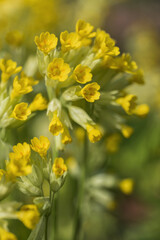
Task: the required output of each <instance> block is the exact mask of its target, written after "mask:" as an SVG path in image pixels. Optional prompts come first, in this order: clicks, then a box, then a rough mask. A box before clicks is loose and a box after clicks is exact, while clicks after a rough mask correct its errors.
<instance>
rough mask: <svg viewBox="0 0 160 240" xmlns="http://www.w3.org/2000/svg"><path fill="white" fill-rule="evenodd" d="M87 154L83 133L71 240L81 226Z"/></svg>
mask: <svg viewBox="0 0 160 240" xmlns="http://www.w3.org/2000/svg"><path fill="white" fill-rule="evenodd" d="M87 156H88V139H87V134H85V142H84V155H83V159H82V166H81V177H80V180H79V192H78V197H77V198H78V200H77V206H76V212H75V220H74V233H73V240H78V239H79V237H80V230H81V226H82V215H81V205H82V201H83V197H84V193H85V180H86V176H87V170H88V164H87Z"/></svg>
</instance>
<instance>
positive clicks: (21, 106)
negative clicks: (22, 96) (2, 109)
mask: <svg viewBox="0 0 160 240" xmlns="http://www.w3.org/2000/svg"><path fill="white" fill-rule="evenodd" d="M30 114H31V110H30V109H29V108H28V104H27V103H24V102H22V103H18V104H17V105H16V106H15V108H14V109H13V112H12V114H11V117H12V118H15V119H17V120H20V121H25V120H27V117H28V116H29V115H30Z"/></svg>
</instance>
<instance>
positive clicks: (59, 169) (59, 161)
mask: <svg viewBox="0 0 160 240" xmlns="http://www.w3.org/2000/svg"><path fill="white" fill-rule="evenodd" d="M52 170H53V172H54V173H55V175H56V177H57V178H58V177H61V176H62V175H63V173H64V172H66V171H67V166H66V165H65V164H64V159H63V158H55V160H54V164H53V167H52Z"/></svg>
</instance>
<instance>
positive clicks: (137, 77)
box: [129, 62, 144, 84]
mask: <svg viewBox="0 0 160 240" xmlns="http://www.w3.org/2000/svg"><path fill="white" fill-rule="evenodd" d="M132 64H133V62H132ZM134 70H136V69H134V68H133V74H132V76H131V78H130V79H129V80H130V81H131V82H135V83H138V84H144V74H143V71H142V70H141V69H138V70H137V71H136V72H134Z"/></svg>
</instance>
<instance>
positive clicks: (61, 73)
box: [47, 58, 71, 82]
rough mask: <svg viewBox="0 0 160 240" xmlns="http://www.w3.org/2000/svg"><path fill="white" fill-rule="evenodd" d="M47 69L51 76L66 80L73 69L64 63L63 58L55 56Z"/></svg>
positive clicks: (61, 80) (55, 78) (54, 78)
mask: <svg viewBox="0 0 160 240" xmlns="http://www.w3.org/2000/svg"><path fill="white" fill-rule="evenodd" d="M47 71H48V77H49V78H51V79H53V80H58V81H60V82H64V81H65V80H66V79H67V78H68V74H69V73H70V71H71V69H70V67H69V65H68V64H67V63H64V60H63V58H54V59H53V61H52V62H51V63H49V65H48V68H47Z"/></svg>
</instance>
